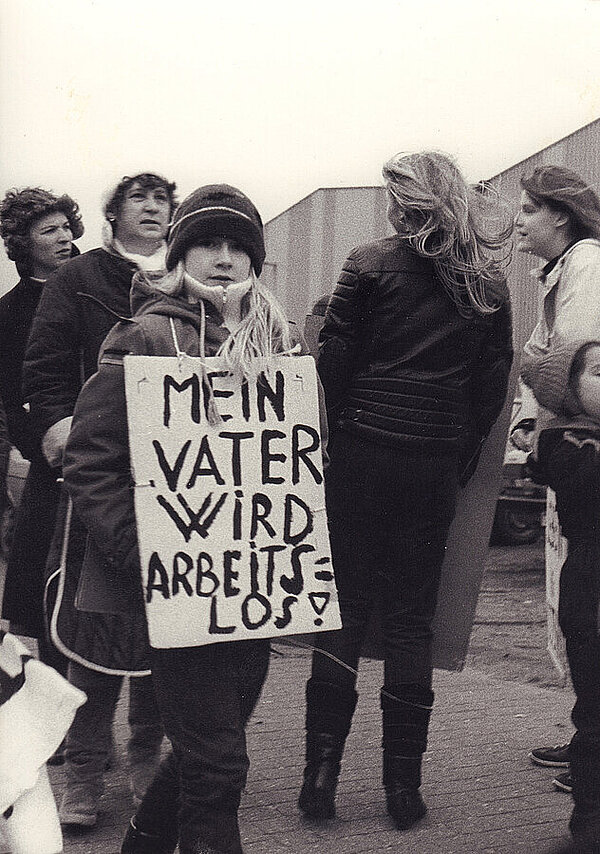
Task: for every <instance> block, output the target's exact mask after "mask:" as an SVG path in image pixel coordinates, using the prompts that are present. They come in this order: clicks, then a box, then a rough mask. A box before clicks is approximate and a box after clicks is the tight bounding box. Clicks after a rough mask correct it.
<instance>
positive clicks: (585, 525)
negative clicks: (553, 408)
mask: <svg viewBox="0 0 600 854" xmlns="http://www.w3.org/2000/svg"><path fill="white" fill-rule="evenodd" d="M528 463H529V466H530V470H531V472H532V474H533V476H534V477H535V479H536V481H538V482H539V483H546V484H548V486H550V487H551V488H552V489H553V490H554V491H555V492H556V510H557V513H558V518H559V521H560V524H561V528H562V532H563V534H564V535H565V537H567V539H569V540H572V539H574V538H584V539H585V538H589V537H594V538H595V539H597V538H598V535H600V424H598V423H597V422H595V421H592V420H591V419H590V418H588V417H587V416H585V415H579V416H576V417H575V418H567V417H564V418H560V419H558V418H556V419H554V422H553V426H552V427H548V428H546V429H545V430H543V431H542V432H541V433H540V437H539V443H538V452H537V459H535V458H533V457H531V456H530V458H529V460H528Z"/></svg>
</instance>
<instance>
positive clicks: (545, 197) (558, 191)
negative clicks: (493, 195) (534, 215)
mask: <svg viewBox="0 0 600 854" xmlns="http://www.w3.org/2000/svg"><path fill="white" fill-rule="evenodd" d="M521 186H522V187H523V189H524V190H525V192H526V193H528V194H529V195H530V196H531V198H532V199H533V201H534V202H535V203H536V204H538V205H542V204H544V205H548V207H549V208H552V209H553V210H556V211H561V212H563V213H566V214H567V215H568V217H569V222H570V226H571V231H572V233H573V237H575V238H577V239H578V240H581V239H583V238H585V237H596V238H599V239H600V199H599V198H598V195H597V194H596V192H595V191H594V190H593V189H592V187H590V185H589V184H588V183H587V181H585V180H584V179H583V178H582V177H581V175H578V174H577V172H573V170H572V169H567V167H566V166H552V165H548V166H538V167H537V168H536V169H534V170H533V172H532V173H531V175H529V176H528V177H526V176H523V177H522V178H521Z"/></svg>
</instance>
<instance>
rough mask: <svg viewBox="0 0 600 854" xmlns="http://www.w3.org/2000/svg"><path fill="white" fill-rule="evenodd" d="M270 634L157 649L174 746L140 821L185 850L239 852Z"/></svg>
mask: <svg viewBox="0 0 600 854" xmlns="http://www.w3.org/2000/svg"><path fill="white" fill-rule="evenodd" d="M269 648H270V647H269V641H268V640H262V639H261V640H247V641H237V642H236V641H234V642H225V643H218V644H210V645H207V646H201V647H189V648H183V649H153V650H152V651H151V655H152V678H153V680H154V685H155V689H156V696H157V699H158V703H159V706H160V710H161V716H162V720H163V724H164V727H165V732H166V734H167V736H168V738H169V739H170V741H171V744H172V747H173V752H172V754H170V755H169V756H167V758H166V759H165V760H163V762H162V763H161V766H160V768H159V771H158V774H157V776H156V777H155V779H154V781H153V782H152V784H151V785H150V788H149V789H148V792H147V793H146V797H145V798H144V800H143V802H142V804H141V806H140V808H139V810H138V812H137V815H136V826H137V827H138V828H139V829H142V830H143V831H145V832H147V833H154V834H156V835H158V836H161V837H162V838H164V839H168V840H171V839H176V838H177V833H179V839H180V850H181V851H182V852H188V851H190V852H192V851H195V850H196V848H198V846H202V845H204V846H207V847H212V848H214V849H215V850H216V851H219V852H224V854H239V852H241V850H242V849H241V842H240V837H239V828H238V821H237V811H238V806H239V803H240V796H241V792H242V789H243V788H244V786H245V784H246V775H247V771H248V766H249V760H248V754H247V751H246V737H245V731H244V727H245V724H246V722H247V720H248V717H249V716H250V714H251V712H252V710H253V708H254V706H255V704H256V701H257V700H258V697H259V695H260V691H261V688H262V685H263V683H264V680H265V677H266V674H267V669H268V662H269Z"/></svg>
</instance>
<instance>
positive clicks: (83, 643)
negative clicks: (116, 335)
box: [4, 249, 148, 672]
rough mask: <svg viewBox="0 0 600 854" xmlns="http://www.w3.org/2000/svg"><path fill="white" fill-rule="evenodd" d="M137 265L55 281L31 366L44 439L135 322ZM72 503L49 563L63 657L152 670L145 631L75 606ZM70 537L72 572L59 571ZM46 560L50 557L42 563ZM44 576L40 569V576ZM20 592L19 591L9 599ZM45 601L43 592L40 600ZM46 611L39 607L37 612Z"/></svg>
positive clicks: (115, 264)
mask: <svg viewBox="0 0 600 854" xmlns="http://www.w3.org/2000/svg"><path fill="white" fill-rule="evenodd" d="M136 269H137V268H136V266H135V265H134V264H133V263H132V262H130V261H128V260H126V259H124V258H122V257H120V256H118V255H115V254H111V253H110V252H107V251H106V250H105V249H93V250H91V251H90V252H86V253H85V254H83V255H81V256H79V257H78V258H74V259H72V260H71V261H69V262H68V263H67V264H65V265H63V266H62V267H61V268H60V269H58V270H57V271H56V272H55V273H53V274H52V276H50V277H49V278H48V280H47V282H46V284H45V286H44V289H43V291H42V296H41V299H40V302H39V305H38V310H37V313H36V315H35V318H34V321H33V324H32V327H31V333H30V337H29V344H28V347H27V351H26V356H25V363H24V365H23V391H24V396H25V399H26V400H28V401H29V403H30V407H31V419H32V425H33V431H34V434H35V436H36V437H37V438H39V439H41V438H42V437H43V436H44V434H45V433H46V431H47V430H48V428H50V427H52V426H53V425H54V424H57V423H58V422H59V421H62V420H63V419H64V418H68V417H69V416H72V415H73V410H74V408H75V402H76V400H77V396H78V394H79V391H80V390H81V387H82V385H83V383H84V381H85V379H86V378H87V377H89V376H90V375H91V374H93V373H94V372H95V370H96V366H97V361H98V355H99V352H100V347H101V345H102V342H103V340H104V338H105V336H106V334H107V333H108V332H109V330H110V329H111V328H112V326H113V325H114V324H115V322H117V320H118V319H119V318H120V317H129V316H130V312H131V309H130V302H129V294H130V290H131V279H132V276H133V274H134V272H135V271H136ZM67 519H68V514H67V503H66V500H65V501H63V502H61V506H60V507H59V510H58V514H57V518H56V528H55V531H54V539H53V541H52V545H51V546H50V551H49V554H48V560H47V564H46V570H47V576H48V578H47V581H46V589H45V606H46V617H47V621H48V623H49V624H51V623H52V618H53V617H54V627H53V630H52V636H53V640H54V642H55V643H56V644H58V646H59V648H60V649H61V651H62V652H63V653H65V654H66V655H68V656H70V657H75V658H78V659H79V660H81V661H83V662H90V661H91V662H92V663H96V664H100V666H102V667H105V666H106V667H107V668H109V667H111V666H112V665H113V664H114V665H115V671H114V672H130V671H131V672H138V671H139V672H148V662H147V660H146V652H147V649H146V640H145V633H144V629H143V627H142V626H140V627H139V631H138V633H137V635H136V639H135V640H134V639H133V638H132V635H131V633H130V627H129V626H127V627H123V626H122V625H121V623H120V621H119V619H116V620H113V621H112V622H107V621H104V622H103V623H101V624H98V623H97V622H96V620H95V618H93V617H91V616H90V615H87V614H86V613H85V612H79V611H77V610H76V609H75V608H74V602H75V598H76V596H77V590H78V586H79V577H80V571H81V566H82V564H83V561H84V557H85V554H86V544H87V536H86V531H85V528H84V527H83V525H82V524H81V520H79V519H78V518H77V517H76V515H73V517H72V518H71V519H70V523H69V524H68V525H67ZM66 535H68V536H67V541H68V550H67V552H66V554H67V567H68V572H66V573H65V574H64V575H63V574H62V573H61V572H60V571H59V566H60V563H61V552H62V546H63V540H64V539H65V536H66ZM40 560H41V561H42V562H44V563H45V562H46V561H45V552H44V553H43V554H42V553H41V552H40V556H39V557H38V563H39V562H40ZM39 572H40V570H39V569H37V566H36V574H39ZM13 589H14V591H15V594H16V592H17V586H16V585H11V587H10V588H9V591H8V592H9V593H10V591H12V590H13ZM36 595H37V594H36ZM6 596H7V594H5V602H4V612H5V615H6V614H8V613H13V614H15V615H17V613H18V610H17V598H18V597H17V596H16V595H14V594H13V595H11V596H10V599H9V601H8V602H7V598H6ZM38 609H39V606H36V610H35V613H37V610H38Z"/></svg>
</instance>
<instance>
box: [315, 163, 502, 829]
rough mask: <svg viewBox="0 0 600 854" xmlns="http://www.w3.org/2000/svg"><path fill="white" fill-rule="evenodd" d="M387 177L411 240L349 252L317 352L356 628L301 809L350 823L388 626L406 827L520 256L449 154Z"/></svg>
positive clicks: (320, 709)
mask: <svg viewBox="0 0 600 854" xmlns="http://www.w3.org/2000/svg"><path fill="white" fill-rule="evenodd" d="M383 177H384V179H385V184H386V189H387V196H388V219H389V221H390V223H391V224H392V226H393V227H394V229H395V232H396V233H395V234H394V235H393V236H392V237H387V238H384V239H382V240H378V241H376V242H374V243H370V244H368V245H366V246H360V247H358V248H357V249H355V250H354V251H353V252H352V253H351V254H350V256H349V258H348V259H347V261H346V262H345V264H344V267H343V270H342V273H341V276H340V279H339V282H338V286H337V288H336V290H335V291H334V293H333V295H332V297H331V300H330V301H329V304H328V307H327V311H326V314H325V321H324V325H323V328H322V330H321V333H320V337H319V357H318V363H317V366H318V371H319V375H320V377H321V381H322V383H323V387H324V391H325V401H326V406H327V413H328V421H329V429H330V434H331V440H330V445H329V456H330V465H329V469H328V471H327V473H326V478H325V481H326V496H327V514H328V519H329V529H330V537H331V550H332V560H333V569H334V573H335V578H336V582H337V586H338V593H339V602H340V612H341V617H342V624H343V628H342V629H341V631H338V632H329V633H327V632H324V633H322V634H319V635H317V636H315V647H316V649H315V651H314V652H313V658H312V672H311V677H310V679H309V681H308V683H307V686H306V768H305V771H304V782H303V785H302V790H301V793H300V798H299V807H300V809H301V810H302V812H304V813H305V814H306V815H307V816H309V817H311V818H317V819H323V818H331V817H333V816H334V815H335V791H336V786H337V780H338V775H339V771H340V762H341V758H342V753H343V750H344V744H345V741H346V737H347V735H348V732H349V730H350V726H351V722H352V716H353V713H354V709H355V706H356V701H357V693H356V687H355V686H356V678H357V668H358V662H359V657H360V654H361V649H362V646H363V641H364V639H365V636H366V630H367V626H368V623H369V621H370V619H371V616H372V615H373V617H374V618H376V619H377V620H378V626H379V629H380V633H381V636H382V644H383V650H384V656H385V664H384V684H383V687H382V689H381V709H382V714H383V784H384V788H385V793H386V802H387V810H388V813H389V814H390V816H391V817H392V819H393V820H394V822H395V824H396V827H397V828H398V829H405V828H408V827H410V826H411V825H412V824H414V823H415V822H417V821H419V820H420V819H421V818H422V817H423V816H424V815H425V812H426V806H425V803H424V801H423V799H422V797H421V794H420V784H421V761H422V755H423V753H424V752H425V749H426V746H427V734H428V726H429V718H430V715H431V711H432V707H433V699H434V694H433V690H432V655H431V646H432V628H431V625H432V620H433V616H434V612H435V608H436V602H437V594H438V587H439V582H440V571H441V567H442V562H443V559H444V550H445V545H446V539H447V535H448V529H449V526H450V523H451V521H452V519H453V516H454V513H455V503H456V497H457V492H458V489H459V486H460V485H461V484H465V483H466V482H467V480H468V479H469V477H470V475H471V474H472V472H473V471H474V468H475V465H476V463H477V459H478V455H479V452H480V449H481V445H482V442H483V440H484V439H485V437H486V436H487V434H488V432H489V430H490V428H491V427H492V425H493V423H494V421H495V420H496V418H497V416H498V415H499V413H500V411H501V410H502V407H503V405H504V399H505V396H506V393H507V384H508V376H509V371H510V366H511V361H512V340H511V318H510V303H509V295H508V290H507V287H506V284H505V277H504V272H503V269H502V264H501V263H499V261H498V258H497V256H498V252H499V253H500V259H502V257H504V258H506V250H505V241H506V238H507V237H508V235H509V234H510V230H511V229H510V224H509V223H508V220H507V218H505V217H503V215H502V214H501V211H500V208H499V206H498V205H497V203H496V200H495V199H494V198H493V197H492V196H491V194H488V193H487V192H481V191H480V190H479V189H476V188H473V187H470V186H469V185H468V184H467V183H466V181H465V179H464V178H463V176H462V175H461V173H460V172H459V170H458V168H457V167H456V165H455V164H454V162H453V161H452V160H451V159H450V158H449V157H447V156H446V155H444V154H441V153H438V152H434V151H424V152H420V153H417V154H408V155H404V154H399V155H397V156H395V157H393V158H392V159H391V160H389V161H388V162H387V163H386V164H385V166H384V167H383ZM497 250H498V251H497Z"/></svg>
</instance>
